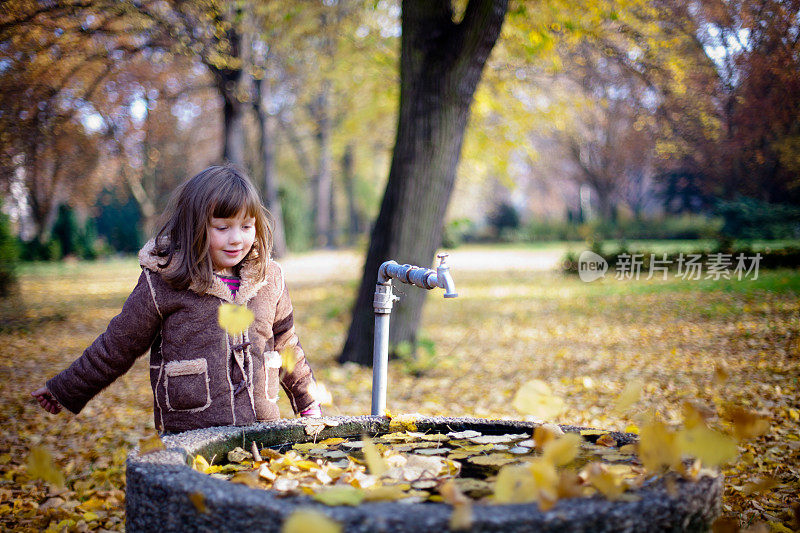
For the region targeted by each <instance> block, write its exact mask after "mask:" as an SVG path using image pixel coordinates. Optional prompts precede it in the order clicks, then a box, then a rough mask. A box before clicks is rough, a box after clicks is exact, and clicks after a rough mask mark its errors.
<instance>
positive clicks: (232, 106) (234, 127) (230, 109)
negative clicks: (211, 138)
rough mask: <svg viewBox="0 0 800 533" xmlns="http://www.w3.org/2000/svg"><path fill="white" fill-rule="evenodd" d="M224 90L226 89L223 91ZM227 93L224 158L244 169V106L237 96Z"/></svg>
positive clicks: (224, 109) (224, 110) (224, 107)
mask: <svg viewBox="0 0 800 533" xmlns="http://www.w3.org/2000/svg"><path fill="white" fill-rule="evenodd" d="M223 90H224V89H223ZM229 92H230V91H225V94H224V98H225V103H224V105H223V113H224V128H225V130H224V133H225V145H224V149H223V152H222V158H223V159H224V160H226V161H230V162H231V163H233V164H235V165H239V166H241V167H244V164H245V159H244V152H245V140H244V139H245V135H244V106H243V105H242V104H241V102H239V101H238V100H236V96H235V95H233V94H228V93H229Z"/></svg>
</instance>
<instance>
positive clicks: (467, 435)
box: [447, 429, 481, 439]
mask: <svg viewBox="0 0 800 533" xmlns="http://www.w3.org/2000/svg"><path fill="white" fill-rule="evenodd" d="M447 436H448V437H450V438H451V439H471V438H474V437H480V436H481V432H480V431H475V430H472V429H467V430H465V431H452V432H450V433H448V434H447Z"/></svg>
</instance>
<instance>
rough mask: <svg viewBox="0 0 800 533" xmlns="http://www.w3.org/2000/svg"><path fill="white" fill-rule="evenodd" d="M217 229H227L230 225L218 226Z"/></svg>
mask: <svg viewBox="0 0 800 533" xmlns="http://www.w3.org/2000/svg"><path fill="white" fill-rule="evenodd" d="M216 229H218V230H219V231H225V230H226V229H228V226H217V227H216Z"/></svg>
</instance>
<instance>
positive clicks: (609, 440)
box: [594, 433, 617, 448]
mask: <svg viewBox="0 0 800 533" xmlns="http://www.w3.org/2000/svg"><path fill="white" fill-rule="evenodd" d="M594 443H595V444H597V445H598V446H605V447H607V448H614V447H616V446H617V440H616V439H615V438H614V437H612V436H611V435H610V434H609V433H606V434H605V435H601V436H600V437H598V438H597V440H596V441H594Z"/></svg>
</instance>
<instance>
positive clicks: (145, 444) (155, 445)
mask: <svg viewBox="0 0 800 533" xmlns="http://www.w3.org/2000/svg"><path fill="white" fill-rule="evenodd" d="M160 450H166V448H165V447H164V443H163V442H162V441H161V437H159V436H158V433H153V434H152V435H150V436H149V437H145V438H143V439H139V453H140V454H141V455H147V454H148V453H153V452H157V451H160Z"/></svg>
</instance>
